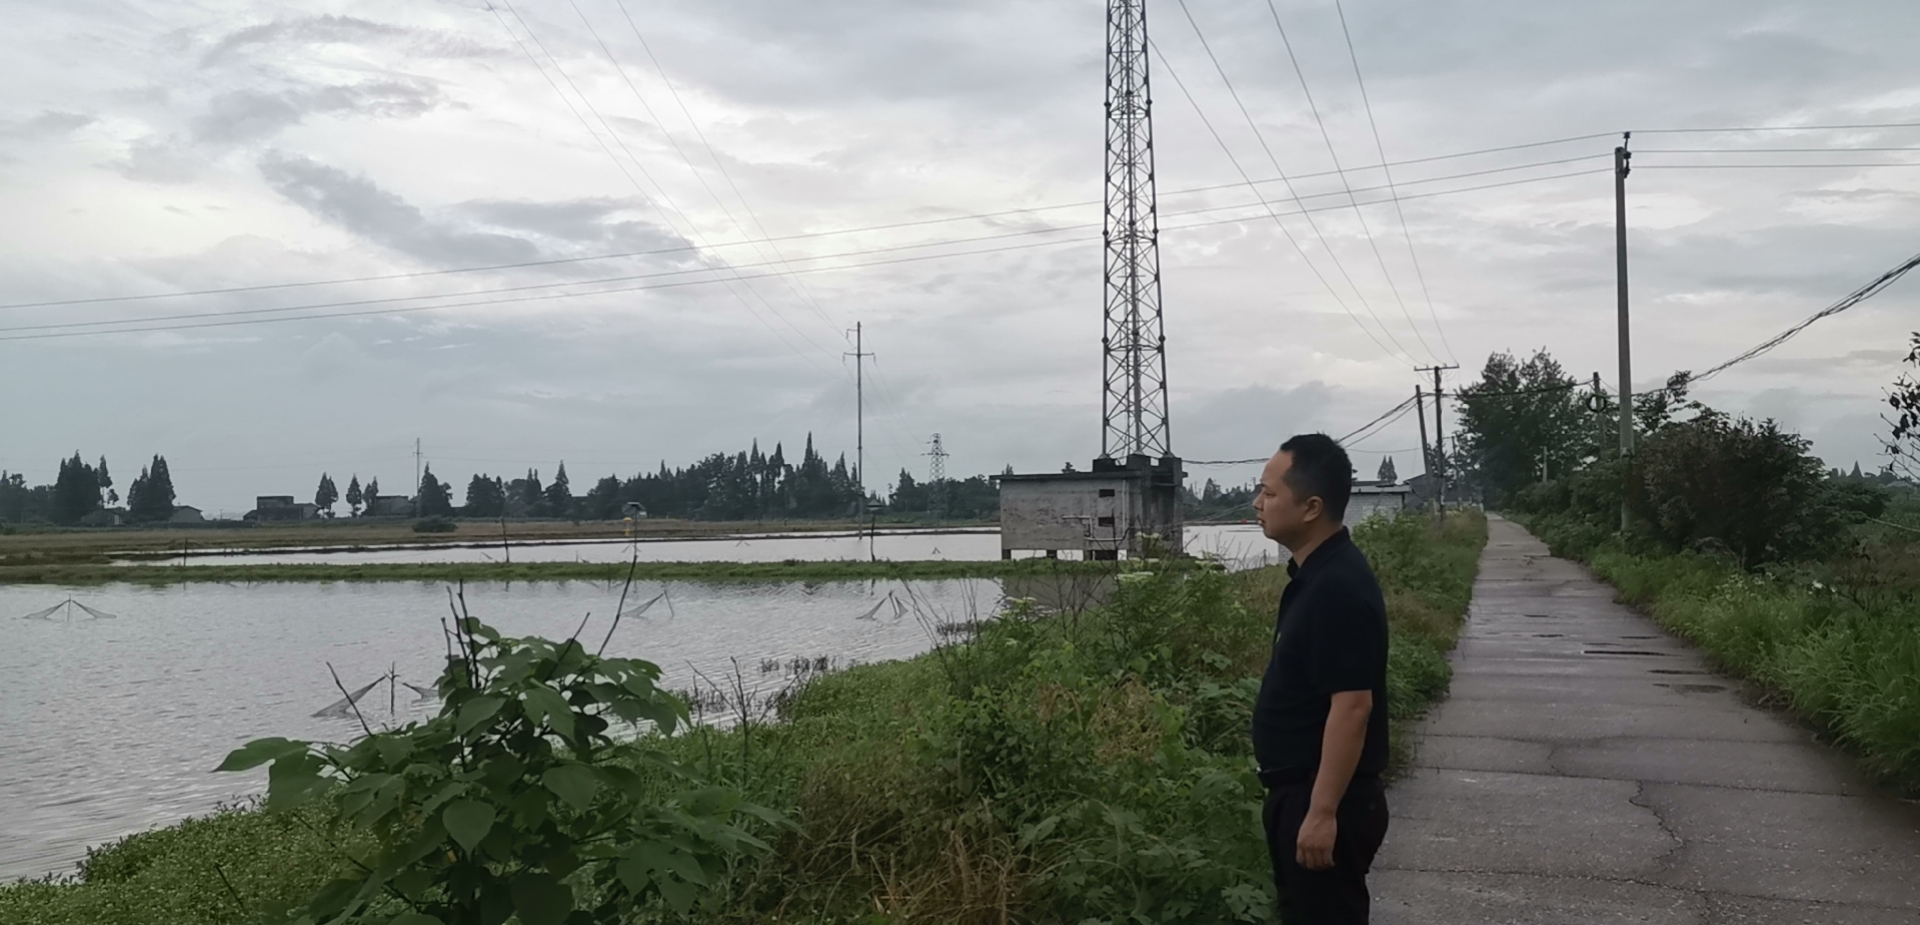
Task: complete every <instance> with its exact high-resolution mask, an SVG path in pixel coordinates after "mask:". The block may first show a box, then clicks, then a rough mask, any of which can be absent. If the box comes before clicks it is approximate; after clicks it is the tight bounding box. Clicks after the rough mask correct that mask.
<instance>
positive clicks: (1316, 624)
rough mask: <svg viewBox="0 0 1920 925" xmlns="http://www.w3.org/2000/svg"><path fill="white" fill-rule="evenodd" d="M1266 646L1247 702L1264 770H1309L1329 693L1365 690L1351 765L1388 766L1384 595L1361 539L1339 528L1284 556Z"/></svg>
mask: <svg viewBox="0 0 1920 925" xmlns="http://www.w3.org/2000/svg"><path fill="white" fill-rule="evenodd" d="M1287 575H1288V576H1289V578H1290V579H1291V580H1289V581H1288V582H1287V587H1286V590H1284V591H1282V592H1281V593H1280V615H1279V618H1278V619H1277V620H1276V622H1275V627H1274V636H1273V653H1272V655H1271V656H1270V657H1269V658H1268V660H1267V673H1266V677H1264V678H1262V679H1261V681H1260V697H1259V699H1258V700H1256V701H1254V705H1253V754H1254V757H1255V758H1256V759H1258V760H1259V762H1260V768H1261V770H1262V771H1263V772H1265V773H1263V775H1262V776H1263V777H1267V778H1269V779H1270V780H1279V781H1286V782H1296V781H1306V780H1311V779H1312V778H1313V775H1314V774H1315V773H1316V772H1317V771H1318V770H1319V768H1320V743H1321V739H1322V737H1323V736H1324V735H1325V733H1326V728H1327V711H1328V710H1329V709H1330V708H1331V707H1332V705H1333V695H1334V694H1336V693H1340V692H1343V691H1363V690H1364V691H1372V692H1373V712H1372V713H1371V714H1370V715H1369V716H1368V717H1367V741H1366V745H1365V747H1364V748H1363V749H1362V750H1361V752H1360V764H1359V766H1358V767H1357V768H1355V769H1354V773H1355V774H1356V775H1369V774H1371V775H1377V774H1379V773H1380V772H1382V771H1384V770H1386V767H1387V604H1386V600H1385V598H1384V597H1383V596H1382V595H1381V593H1380V582H1379V581H1378V580H1376V579H1375V578H1374V577H1373V568H1372V566H1370V565H1368V564H1367V557H1366V556H1365V555H1364V554H1362V553H1361V552H1360V547H1358V546H1355V545H1354V544H1353V539H1352V537H1350V536H1348V535H1347V531H1346V530H1345V529H1344V528H1343V529H1341V531H1340V532H1339V533H1336V534H1334V535H1332V536H1330V537H1328V538H1327V539H1326V541H1325V542H1323V543H1321V544H1320V546H1319V547H1318V548H1316V549H1314V551H1313V552H1312V553H1311V554H1309V555H1308V556H1307V562H1306V564H1305V565H1300V564H1299V563H1297V562H1288V563H1287Z"/></svg>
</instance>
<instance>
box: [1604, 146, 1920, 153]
mask: <svg viewBox="0 0 1920 925" xmlns="http://www.w3.org/2000/svg"><path fill="white" fill-rule="evenodd" d="M1835 151H1920V146H1908V147H1899V148H1859V147H1853V146H1851V145H1833V146H1829V147H1825V148H1635V149H1634V152H1633V153H1635V154H1831V153H1833V152H1835Z"/></svg>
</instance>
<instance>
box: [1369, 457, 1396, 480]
mask: <svg viewBox="0 0 1920 925" xmlns="http://www.w3.org/2000/svg"><path fill="white" fill-rule="evenodd" d="M1374 478H1376V479H1379V480H1380V484H1382V485H1392V484H1393V483H1395V482H1398V481H1400V473H1398V472H1395V471H1393V457H1391V456H1389V457H1387V458H1385V459H1382V460H1380V471H1379V472H1378V473H1375V475H1374Z"/></svg>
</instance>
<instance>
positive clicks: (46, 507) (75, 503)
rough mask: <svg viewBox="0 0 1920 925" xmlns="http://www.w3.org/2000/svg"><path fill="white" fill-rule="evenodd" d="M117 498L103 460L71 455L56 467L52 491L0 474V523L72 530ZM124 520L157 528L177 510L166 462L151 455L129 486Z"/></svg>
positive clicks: (15, 474)
mask: <svg viewBox="0 0 1920 925" xmlns="http://www.w3.org/2000/svg"><path fill="white" fill-rule="evenodd" d="M120 501H121V497H120V493H119V491H118V490H117V489H115V488H114V484H113V475H112V473H110V472H109V471H108V469H107V458H106V457H104V456H102V457H100V461H99V463H97V464H94V463H88V462H87V461H86V460H84V459H82V458H81V457H80V453H79V452H78V451H75V452H74V454H73V456H71V457H69V458H67V459H63V460H61V461H60V468H59V472H58V474H57V475H55V477H54V480H53V484H51V485H31V486H30V485H28V484H27V479H26V476H24V475H22V474H20V473H18V472H6V471H4V470H0V522H3V523H23V522H40V523H51V524H58V525H61V526H74V525H76V524H79V523H81V522H82V521H84V520H86V519H87V517H88V515H90V514H94V513H95V512H103V511H106V510H108V509H109V508H111V507H114V506H116V505H118V504H119V503H120ZM126 502H127V507H126V518H127V520H129V521H132V522H134V523H159V522H162V521H165V520H167V519H169V518H171V517H172V516H173V514H174V511H175V510H176V505H175V503H174V502H175V497H174V491H173V475H172V473H170V472H169V471H168V470H167V458H166V457H165V456H161V455H158V454H155V455H154V457H153V460H152V461H151V462H149V463H148V464H147V465H146V466H143V467H141V469H140V474H139V475H137V476H135V477H134V479H133V483H132V484H130V485H128V486H127V496H126Z"/></svg>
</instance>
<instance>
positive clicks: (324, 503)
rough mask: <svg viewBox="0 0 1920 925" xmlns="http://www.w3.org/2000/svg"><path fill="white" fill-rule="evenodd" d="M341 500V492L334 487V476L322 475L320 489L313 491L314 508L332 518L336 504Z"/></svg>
mask: <svg viewBox="0 0 1920 925" xmlns="http://www.w3.org/2000/svg"><path fill="white" fill-rule="evenodd" d="M339 500H340V490H339V489H338V488H335V487H333V476H331V475H328V474H326V473H325V472H322V473H320V487H319V488H316V489H314V491H313V506H314V507H317V508H319V509H321V510H323V511H326V512H327V516H329V517H331V516H333V505H334V502H336V501H339Z"/></svg>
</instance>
